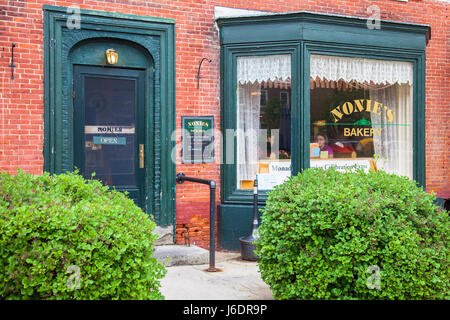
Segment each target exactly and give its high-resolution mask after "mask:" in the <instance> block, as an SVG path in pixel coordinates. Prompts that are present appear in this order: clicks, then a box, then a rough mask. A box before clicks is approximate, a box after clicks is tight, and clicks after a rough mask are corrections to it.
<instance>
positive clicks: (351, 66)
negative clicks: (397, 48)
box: [310, 55, 413, 177]
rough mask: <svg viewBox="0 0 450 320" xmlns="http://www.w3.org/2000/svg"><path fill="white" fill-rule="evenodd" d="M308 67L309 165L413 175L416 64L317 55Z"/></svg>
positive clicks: (312, 58) (312, 57)
mask: <svg viewBox="0 0 450 320" xmlns="http://www.w3.org/2000/svg"><path fill="white" fill-rule="evenodd" d="M310 65H311V78H310V89H311V92H310V99H311V100H310V106H311V145H310V157H311V159H310V163H311V167H321V168H329V167H332V166H334V167H337V168H338V169H339V170H344V169H345V168H348V167H353V166H357V167H359V168H362V169H365V170H370V169H381V170H385V171H387V172H389V173H396V174H399V175H404V176H407V177H412V163H413V161H412V152H413V134H412V130H413V128H412V119H413V118H412V114H413V108H412V103H413V102H412V92H413V91H412V89H413V67H412V64H411V63H408V62H398V61H384V60H375V59H362V58H347V57H335V56H320V55H313V56H311V64H310Z"/></svg>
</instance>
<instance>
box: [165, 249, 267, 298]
mask: <svg viewBox="0 0 450 320" xmlns="http://www.w3.org/2000/svg"><path fill="white" fill-rule="evenodd" d="M208 266H209V265H207V264H204V265H191V266H172V267H167V275H166V276H165V277H164V279H162V280H161V292H162V294H163V295H164V296H165V298H166V299H167V300H222V299H223V300H238V299H243V300H257V299H261V300H272V299H273V298H272V293H271V291H270V289H269V286H268V285H266V284H265V283H264V282H263V281H262V280H261V275H260V274H259V272H258V266H257V265H256V262H250V261H245V260H242V259H240V254H239V253H234V252H232V253H229V252H216V267H217V268H220V269H221V271H219V272H207V271H205V270H206V269H207V268H208Z"/></svg>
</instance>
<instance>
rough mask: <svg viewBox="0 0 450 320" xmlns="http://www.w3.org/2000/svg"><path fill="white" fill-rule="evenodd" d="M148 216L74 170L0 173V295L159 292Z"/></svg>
mask: <svg viewBox="0 0 450 320" xmlns="http://www.w3.org/2000/svg"><path fill="white" fill-rule="evenodd" d="M154 228H155V223H154V222H153V221H152V220H151V219H149V217H148V215H146V214H145V213H143V212H142V211H141V209H140V208H138V207H137V206H136V205H135V204H134V203H133V201H132V200H130V199H128V198H127V197H126V196H125V195H124V194H122V193H120V192H118V191H109V188H108V187H105V186H102V185H101V183H100V182H99V181H97V180H88V181H86V180H84V179H83V177H81V176H80V175H77V174H76V173H67V174H61V175H53V176H50V175H49V174H47V173H44V174H43V175H42V176H32V175H29V174H25V173H23V172H22V171H21V170H19V172H18V173H17V175H16V176H12V175H8V174H6V173H2V174H0V298H1V299H163V298H164V297H163V296H162V295H161V293H160V291H159V288H160V283H159V280H158V279H161V278H162V277H163V276H164V275H165V273H166V270H165V268H164V266H163V265H162V264H160V263H159V262H158V261H157V260H156V259H155V258H154V257H153V249H154V247H153V242H154V241H155V240H156V235H155V234H153V233H152V231H153V230H154Z"/></svg>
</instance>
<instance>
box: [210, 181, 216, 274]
mask: <svg viewBox="0 0 450 320" xmlns="http://www.w3.org/2000/svg"><path fill="white" fill-rule="evenodd" d="M209 201H210V202H209V215H210V216H209V269H208V271H211V272H213V271H216V261H215V260H216V183H215V182H214V181H210V184H209Z"/></svg>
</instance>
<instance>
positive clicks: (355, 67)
mask: <svg viewBox="0 0 450 320" xmlns="http://www.w3.org/2000/svg"><path fill="white" fill-rule="evenodd" d="M310 67H311V70H310V72H311V78H312V79H313V80H316V79H320V80H326V81H339V80H344V81H345V82H350V81H357V82H359V83H368V84H370V83H372V84H380V85H385V84H394V83H399V84H402V83H407V84H410V85H412V84H413V66H412V64H411V63H410V62H403V61H387V60H376V59H365V58H349V57H338V56H323V55H311V61H310Z"/></svg>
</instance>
